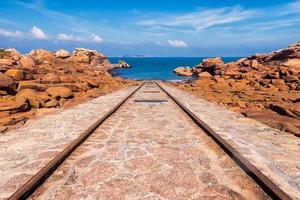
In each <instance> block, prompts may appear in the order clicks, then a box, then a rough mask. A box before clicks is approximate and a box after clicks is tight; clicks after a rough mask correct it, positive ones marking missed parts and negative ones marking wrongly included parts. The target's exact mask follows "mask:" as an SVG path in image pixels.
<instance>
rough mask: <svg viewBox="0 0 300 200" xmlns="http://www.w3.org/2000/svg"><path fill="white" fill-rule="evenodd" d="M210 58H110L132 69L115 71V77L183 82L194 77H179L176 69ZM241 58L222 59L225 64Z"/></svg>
mask: <svg viewBox="0 0 300 200" xmlns="http://www.w3.org/2000/svg"><path fill="white" fill-rule="evenodd" d="M205 58H210V57H148V56H147V57H109V58H108V59H109V61H110V62H111V63H117V62H118V61H119V60H124V61H125V62H127V63H128V64H130V65H131V68H126V69H123V68H122V69H114V70H113V71H112V73H113V74H114V76H120V77H122V78H126V79H132V80H162V81H183V80H194V79H195V77H193V76H179V75H177V74H175V73H174V72H173V70H174V69H175V68H176V67H180V66H184V67H193V66H195V65H197V64H199V63H201V62H202V60H203V59H205ZM240 58H241V57H222V60H223V61H224V62H225V63H228V62H232V61H236V60H238V59H240Z"/></svg>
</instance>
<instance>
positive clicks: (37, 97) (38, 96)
mask: <svg viewBox="0 0 300 200" xmlns="http://www.w3.org/2000/svg"><path fill="white" fill-rule="evenodd" d="M19 99H28V100H29V103H30V106H31V107H33V108H40V107H41V104H43V103H44V102H45V101H48V100H49V99H50V97H49V96H48V95H47V93H45V92H37V91H36V90H33V89H24V90H21V91H20V92H18V93H17V95H16V100H17V101H18V100H19Z"/></svg>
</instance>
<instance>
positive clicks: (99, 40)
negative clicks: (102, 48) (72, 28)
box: [91, 34, 103, 43]
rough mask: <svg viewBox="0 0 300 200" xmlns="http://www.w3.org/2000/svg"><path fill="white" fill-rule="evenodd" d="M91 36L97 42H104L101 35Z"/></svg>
mask: <svg viewBox="0 0 300 200" xmlns="http://www.w3.org/2000/svg"><path fill="white" fill-rule="evenodd" d="M91 37H92V41H93V42H95V43H102V42H103V39H102V38H101V37H100V36H99V35H96V34H92V35H91Z"/></svg>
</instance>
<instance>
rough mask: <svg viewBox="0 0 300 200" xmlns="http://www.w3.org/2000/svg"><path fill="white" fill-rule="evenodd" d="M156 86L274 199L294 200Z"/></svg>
mask: <svg viewBox="0 0 300 200" xmlns="http://www.w3.org/2000/svg"><path fill="white" fill-rule="evenodd" d="M155 84H156V85H157V86H158V87H159V88H160V89H161V90H162V91H164V92H165V93H166V94H167V95H168V96H169V97H170V98H171V99H172V100H173V101H174V102H175V103H176V104H177V105H178V106H179V107H180V108H181V109H182V110H183V111H184V112H185V113H186V114H187V115H188V116H189V117H190V118H191V119H192V120H193V121H194V122H195V123H196V124H197V125H198V126H199V127H200V128H201V129H203V130H204V131H205V133H206V134H207V135H209V136H210V137H211V138H212V139H213V140H214V141H215V142H216V143H217V144H218V145H220V146H221V148H222V149H223V150H224V151H225V152H226V153H227V154H228V155H229V156H230V157H231V158H232V159H233V160H234V161H235V162H236V163H237V164H238V165H239V166H240V167H241V168H242V169H243V170H244V171H245V172H246V173H247V174H248V175H249V176H250V177H251V178H252V179H253V180H254V181H256V183H257V184H258V185H259V186H260V187H261V188H262V189H263V190H264V191H265V192H266V193H267V194H268V195H269V196H270V197H271V198H272V199H283V200H291V199H292V198H291V197H290V196H289V195H288V194H287V193H285V192H284V191H283V190H282V189H281V188H280V187H279V186H278V185H276V184H275V183H274V182H272V181H271V180H270V179H269V178H268V177H267V176H265V175H264V174H263V173H262V172H261V171H260V170H259V169H257V168H256V167H255V166H254V165H253V164H252V163H251V162H249V161H248V160H247V159H246V158H245V157H244V156H243V155H242V154H240V153H239V152H238V151H237V150H236V149H235V148H234V147H233V146H231V145H230V144H229V143H228V142H226V141H225V140H224V139H223V138H222V137H221V136H220V135H219V134H217V133H216V132H215V131H214V130H212V129H211V128H210V127H209V126H208V125H207V124H206V123H205V122H203V121H202V120H201V119H199V118H198V117H197V116H196V115H195V114H194V113H193V112H192V111H191V110H190V109H188V108H187V107H186V106H185V105H184V104H183V103H181V102H180V101H179V100H178V99H177V98H176V97H174V96H173V95H171V94H170V93H169V92H168V91H166V90H165V89H164V88H163V87H162V86H161V85H160V84H159V83H157V82H155Z"/></svg>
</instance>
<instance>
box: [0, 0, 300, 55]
mask: <svg viewBox="0 0 300 200" xmlns="http://www.w3.org/2000/svg"><path fill="white" fill-rule="evenodd" d="M299 33H300V0H268V1H262V0H251V1H250V0H197V1H196V0H185V1H182V0H164V1H162V0H161V1H159V0H153V1H149V0H109V1H96V0H85V1H82V0H1V1H0V47H2V48H9V47H14V48H17V49H18V50H19V51H21V52H23V53H26V52H28V51H30V50H31V49H33V48H44V49H49V50H56V49H58V48H64V49H67V50H69V51H70V50H73V49H74V48H75V47H86V48H92V49H96V50H99V51H101V52H103V53H104V54H106V55H109V56H120V55H135V54H141V55H149V56H245V55H251V54H254V53H257V52H258V53H263V52H269V51H272V50H276V49H279V48H284V47H286V46H287V45H288V44H290V43H293V42H296V41H298V40H300V35H299Z"/></svg>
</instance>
